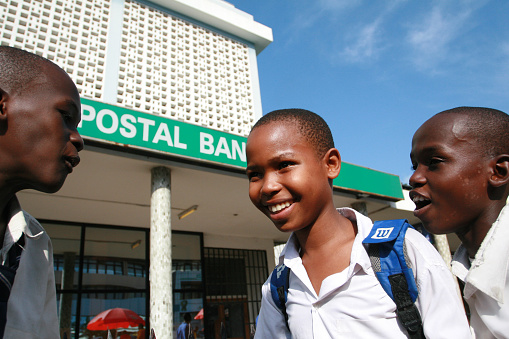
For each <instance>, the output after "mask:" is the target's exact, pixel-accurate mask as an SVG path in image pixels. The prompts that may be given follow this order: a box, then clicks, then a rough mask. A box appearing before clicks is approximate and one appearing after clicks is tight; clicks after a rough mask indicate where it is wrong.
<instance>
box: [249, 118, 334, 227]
mask: <svg viewBox="0 0 509 339" xmlns="http://www.w3.org/2000/svg"><path fill="white" fill-rule="evenodd" d="M246 154H247V170H246V171H247V176H248V178H249V198H250V199H251V201H252V202H253V204H254V205H255V206H256V207H257V208H258V209H259V210H260V211H262V213H264V214H265V215H266V216H267V217H269V219H271V220H272V222H273V223H274V224H275V225H276V227H277V228H278V229H280V230H281V231H297V230H299V229H302V228H304V227H306V226H309V225H312V224H313V223H315V221H316V220H317V219H318V218H319V216H320V215H321V212H322V210H324V209H325V206H327V205H328V204H331V203H332V199H331V194H332V193H331V188H330V185H329V179H331V178H329V170H328V167H327V161H326V160H325V158H326V157H322V158H319V156H318V155H317V153H316V151H315V149H314V148H313V147H312V146H311V145H310V144H309V143H308V142H307V141H306V140H305V139H304V138H303V137H302V136H301V135H300V134H299V132H298V129H297V128H296V126H295V125H293V124H291V123H269V124H267V125H262V126H259V127H257V128H256V129H254V130H253V131H252V132H251V134H250V136H249V138H248V140H247V147H246Z"/></svg>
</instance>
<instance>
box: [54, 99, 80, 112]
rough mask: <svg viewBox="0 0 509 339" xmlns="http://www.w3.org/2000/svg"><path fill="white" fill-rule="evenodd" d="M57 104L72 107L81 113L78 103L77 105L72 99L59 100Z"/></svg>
mask: <svg viewBox="0 0 509 339" xmlns="http://www.w3.org/2000/svg"><path fill="white" fill-rule="evenodd" d="M57 105H59V106H67V107H70V108H72V109H74V110H75V111H76V112H79V113H80V114H81V111H80V110H79V109H78V105H76V103H75V102H74V100H72V99H64V100H62V101H61V102H58V103H57Z"/></svg>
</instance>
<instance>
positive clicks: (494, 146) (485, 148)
mask: <svg viewBox="0 0 509 339" xmlns="http://www.w3.org/2000/svg"><path fill="white" fill-rule="evenodd" d="M443 114H459V115H462V116H464V117H466V118H467V121H466V128H467V129H468V131H467V132H468V133H469V135H471V136H472V137H473V138H474V139H475V140H476V143H477V145H478V146H479V150H480V152H481V154H482V155H484V156H488V157H494V156H497V155H500V154H509V115H508V114H507V113H504V112H502V111H499V110H497V109H493V108H486V107H468V106H461V107H456V108H452V109H449V110H446V111H443V112H440V113H438V114H436V115H443Z"/></svg>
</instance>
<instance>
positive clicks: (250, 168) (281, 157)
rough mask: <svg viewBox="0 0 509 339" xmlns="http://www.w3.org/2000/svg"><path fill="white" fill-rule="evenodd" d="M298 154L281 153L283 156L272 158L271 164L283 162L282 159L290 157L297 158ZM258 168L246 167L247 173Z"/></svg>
mask: <svg viewBox="0 0 509 339" xmlns="http://www.w3.org/2000/svg"><path fill="white" fill-rule="evenodd" d="M295 154H296V152H284V153H281V154H277V155H276V156H274V157H272V158H270V159H269V160H268V162H269V163H271V162H275V161H276V162H277V161H281V159H284V158H288V157H293V156H295ZM256 167H257V166H256V165H251V166H247V167H246V173H247V172H248V171H252V170H253V169H255V168H256Z"/></svg>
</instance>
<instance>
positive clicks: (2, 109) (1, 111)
mask: <svg viewBox="0 0 509 339" xmlns="http://www.w3.org/2000/svg"><path fill="white" fill-rule="evenodd" d="M7 97H8V95H7V93H6V92H5V91H4V90H3V89H2V88H0V134H4V133H5V130H6V128H7V114H6V113H7V108H6V106H7Z"/></svg>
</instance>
